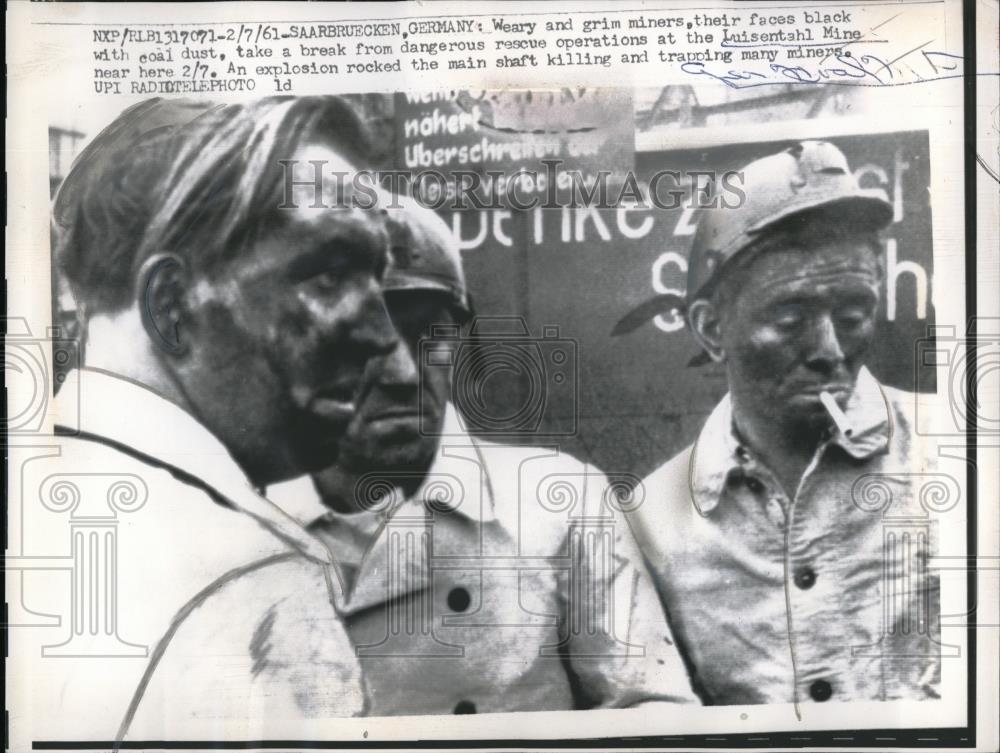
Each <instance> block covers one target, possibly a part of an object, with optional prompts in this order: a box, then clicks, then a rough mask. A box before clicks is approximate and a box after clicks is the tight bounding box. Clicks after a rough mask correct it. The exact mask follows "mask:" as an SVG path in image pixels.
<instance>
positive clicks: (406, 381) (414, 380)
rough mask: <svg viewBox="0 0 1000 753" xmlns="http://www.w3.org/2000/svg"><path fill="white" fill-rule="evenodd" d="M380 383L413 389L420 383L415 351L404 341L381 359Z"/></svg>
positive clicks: (398, 341)
mask: <svg viewBox="0 0 1000 753" xmlns="http://www.w3.org/2000/svg"><path fill="white" fill-rule="evenodd" d="M379 361H380V363H379V366H380V370H379V383H381V384H382V385H384V386H387V387H389V386H391V387H413V386H416V385H417V384H418V383H419V379H420V372H419V370H418V369H417V362H416V360H414V357H413V351H412V349H411V348H410V346H409V345H408V344H407V343H406V341H405V340H403V339H398V340H397V341H396V345H395V347H394V348H393V349H392V350H391V351H389V353H387V354H386V355H384V356H383V357H382V358H381V359H379Z"/></svg>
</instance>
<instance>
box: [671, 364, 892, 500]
mask: <svg viewBox="0 0 1000 753" xmlns="http://www.w3.org/2000/svg"><path fill="white" fill-rule="evenodd" d="M844 413H846V414H847V418H848V420H849V422H850V425H851V427H852V429H853V431H852V432H851V436H850V437H847V436H845V435H844V434H843V433H841V432H840V431H839V430H837V431H835V432H834V433H833V434H832V435H830V437H829V438H828V439H827V440H826V441H824V442H823V443H821V444H820V446H819V447H818V448H817V450H816V451H817V453H819V452H822V451H823V450H824V449H825V448H826V447H827V446H828V445H831V444H835V445H837V446H839V447H841V448H842V449H843V450H844V451H845V452H846V453H847V454H848V455H850V456H851V457H854V458H856V459H858V460H864V459H867V458H870V457H872V456H873V455H876V454H882V453H885V452H887V451H888V448H889V440H890V439H891V436H892V421H891V418H890V408H889V403H888V399H887V398H886V396H885V393H884V392H883V390H882V386H881V385H880V384H879V383H878V381H877V380H876V379H875V377H874V376H872V374H871V372H869V371H868V369H867V368H864V367H862V369H861V371H860V372H858V379H857V384H856V385H855V388H854V392H853V393H852V394H851V397H850V399H849V400H848V402H847V409H846V410H845V411H844ZM750 463H751V461H750V460H749V454H748V450H747V448H746V447H745V446H744V445H743V442H742V440H741V439H740V437H739V436H738V435H737V434H736V431H735V429H734V426H733V407H732V402H731V400H730V396H729V394H728V393H727V394H726V395H725V396H724V397H723V398H722V400H721V401H720V402H719V404H718V405H716V406H715V409H714V410H713V411H712V413H711V415H709V417H708V420H707V421H706V422H705V426H704V427H703V428H702V430H701V433H700V434H699V435H698V439H697V441H695V443H694V445H693V447H692V448H691V458H690V466H689V479H690V484H691V496H692V500H693V502H694V505H695V507H696V508H697V510H698V512H700V513H701V514H702V515H707V514H708V513H710V512H711V511H712V510H714V509H715V508H716V507H717V506H718V504H719V500H720V499H721V497H722V492H723V489H724V487H725V484H726V479H727V478H728V476H729V474H730V472H731V471H733V470H734V469H744V468H746V467H747V466H748V465H749V464H750Z"/></svg>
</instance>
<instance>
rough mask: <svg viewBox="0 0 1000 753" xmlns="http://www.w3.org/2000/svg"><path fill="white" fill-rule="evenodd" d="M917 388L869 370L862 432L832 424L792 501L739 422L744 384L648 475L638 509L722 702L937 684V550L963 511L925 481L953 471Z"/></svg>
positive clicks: (852, 407) (916, 691)
mask: <svg viewBox="0 0 1000 753" xmlns="http://www.w3.org/2000/svg"><path fill="white" fill-rule="evenodd" d="M913 399H914V398H913V395H908V394H906V393H903V392H900V391H898V390H894V389H891V388H889V387H883V386H882V385H879V384H878V382H877V381H876V380H875V378H874V377H873V376H872V375H871V374H870V373H869V372H868V371H867V370H862V372H861V374H860V376H859V378H858V384H857V389H856V391H855V393H854V395H853V396H852V398H851V400H850V402H849V404H848V407H847V411H846V413H847V416H848V418H849V419H850V422H851V424H852V425H853V433H852V435H851V436H850V437H849V438H848V437H846V436H843V435H842V434H840V433H839V432H837V433H832V434H830V435H828V436H827V438H826V439H825V440H824V441H823V442H822V443H821V444H820V446H819V447H818V448H817V450H816V453H815V455H814V458H813V461H812V463H811V464H810V465H809V467H808V468H807V470H806V472H805V475H804V477H803V479H802V482H801V484H800V486H799V489H798V490H797V494H795V496H794V497H793V498H791V499H789V498H788V497H786V495H785V494H784V493H783V492H782V490H781V488H780V486H779V484H777V483H776V481H775V479H774V477H773V475H772V474H771V472H770V471H769V470H768V468H766V467H765V466H764V464H763V463H762V462H760V461H759V460H758V459H756V458H755V457H754V455H753V453H752V452H751V451H750V449H749V448H747V447H745V446H744V445H743V444H742V443H741V442H740V440H739V439H738V437H737V435H736V434H735V433H734V432H733V430H732V410H731V407H730V402H729V398H728V396H727V397H725V398H724V399H723V400H722V402H720V403H719V405H718V406H717V407H716V408H715V410H714V411H713V412H712V414H711V415H710V417H709V418H708V420H707V422H706V424H705V426H704V428H703V429H702V431H701V434H700V435H699V436H698V439H697V441H696V442H695V444H694V445H692V446H691V447H689V448H688V449H687V450H685V451H684V452H682V453H681V454H680V455H678V456H677V457H675V458H674V459H673V460H671V461H669V462H668V463H666V464H665V465H663V466H662V467H660V468H659V469H658V470H656V471H654V472H653V473H652V474H651V475H650V476H649V477H647V478H646V479H645V480H644V482H643V485H642V487H641V493H642V494H644V496H645V499H644V500H643V501H642V504H641V505H640V506H639V508H638V509H637V512H636V513H633V520H632V522H633V523H634V527H635V528H636V530H637V535H638V536H639V538H640V540H641V541H642V545H643V549H644V550H645V552H646V554H647V556H648V558H649V560H650V565H651V569H652V571H653V573H654V577H655V578H656V580H657V582H658V585H659V588H660V590H661V592H662V594H663V596H664V598H665V601H666V605H667V609H668V610H669V612H670V616H671V625H672V627H673V630H674V635H675V636H676V637H677V640H678V645H679V646H680V647H681V649H682V651H683V652H684V653H685V655H686V658H687V659H688V660H689V662H690V664H691V666H692V667H693V675H694V681H695V685H696V687H697V688H699V689H700V692H701V694H702V695H703V696H704V699H705V701H706V702H708V703H713V704H752V703H793V702H799V703H809V702H826V701H857V700H893V699H911V700H919V699H923V698H935V697H937V687H938V683H939V674H940V656H941V646H940V645H939V641H938V637H937V633H938V629H937V625H938V595H939V593H938V578H937V576H936V575H933V574H932V572H930V571H929V569H928V559H929V557H930V556H932V552H933V551H934V549H935V542H936V539H937V534H936V527H937V526H938V525H939V519H940V515H942V514H948V511H946V510H944V509H943V507H941V505H938V506H937V507H935V506H934V505H927V504H925V502H926V499H922V497H925V496H926V495H924V494H921V493H920V489H921V487H922V486H923V484H924V483H926V482H928V481H929V482H930V483H932V484H933V483H937V482H941V481H942V479H941V478H938V477H937V476H934V475H933V474H932V467H933V466H932V463H933V461H934V459H935V455H934V450H933V448H932V446H931V445H930V443H925V442H923V441H921V438H920V437H919V436H917V435H915V433H914V427H913V421H912V418H911V413H912V405H913ZM946 496H947V495H946ZM950 496H951V500H950V502H949V504H952V505H953V504H955V503H956V502H957V499H958V497H957V489H955V490H954V491H953V493H952V494H951V495H950ZM936 501H937V502H941V500H940V499H938V500H936ZM945 506H947V505H945ZM952 514H958V512H957V511H955V512H954V513H952ZM786 604H787V608H786Z"/></svg>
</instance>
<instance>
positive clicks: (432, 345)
mask: <svg viewBox="0 0 1000 753" xmlns="http://www.w3.org/2000/svg"><path fill="white" fill-rule="evenodd" d="M396 201H398V202H399V203H400V205H401V207H400V208H396V209H390V210H389V222H388V225H389V236H390V242H391V249H392V254H391V262H390V264H389V268H388V269H387V271H386V275H385V280H384V283H383V287H384V289H385V297H386V304H387V306H388V309H389V311H390V313H391V315H392V320H393V323H394V325H395V327H396V329H397V331H398V333H399V344H398V345H397V346H396V348H395V350H393V351H392V352H391V353H388V354H386V355H384V356H381V357H379V358H376V359H373V360H372V361H371V362H369V366H368V369H367V370H366V372H365V377H364V380H363V382H362V385H361V388H360V389H359V390H358V393H357V399H356V400H357V413H356V416H355V419H354V420H353V421H352V422H351V424H350V426H349V428H348V431H347V433H346V435H345V437H344V440H343V442H342V445H341V447H340V450H339V452H338V453H337V456H336V458H337V459H336V463H335V464H333V465H331V466H330V467H329V468H327V469H325V470H323V471H321V472H319V473H316V474H314V475H313V477H312V478H311V479H310V478H304V479H301V480H299V481H298V482H289V483H286V484H282V485H278V486H276V487H273V488H272V489H270V490H269V495H270V497H271V498H272V499H273V500H274V501H275V502H276V503H278V504H280V505H282V507H283V508H284V509H285V510H287V511H288V512H290V513H291V514H293V515H294V516H295V517H296V518H297V519H298V520H300V522H302V524H303V525H307V526H308V529H309V531H310V532H312V533H314V534H315V535H316V536H317V537H319V538H320V539H321V540H323V541H324V542H325V543H326V544H327V545H328V546H329V548H330V549H331V551H334V552H336V553H337V564H338V566H339V569H340V574H341V576H342V578H343V583H344V585H345V590H344V593H343V599H342V601H338V609H339V611H340V614H341V615H342V619H343V621H344V625H345V626H346V628H347V630H348V632H349V633H350V636H351V640H352V642H353V644H354V645H355V646H356V647H357V650H358V656H359V658H360V662H361V667H362V671H363V674H364V680H365V698H366V706H365V713H368V714H372V715H375V716H379V715H390V714H392V715H396V714H453V713H456V714H470V713H495V712H502V711H518V710H522V711H526V710H557V709H574V708H589V707H604V708H614V707H624V706H638V705H646V704H651V703H670V704H673V703H685V702H687V703H690V702H693V701H694V700H695V698H694V695H693V694H692V692H691V687H690V681H689V680H688V676H687V672H686V670H685V669H684V665H683V663H682V661H681V659H680V656H679V654H678V653H677V650H676V647H675V646H674V642H673V640H672V639H671V635H670V628H669V626H668V624H667V621H666V619H665V616H664V615H663V613H662V610H661V609H660V606H659V600H658V598H657V596H656V592H655V590H654V589H653V588H652V584H651V582H650V580H649V577H648V574H647V573H646V572H645V570H644V568H643V567H642V560H641V556H640V555H639V553H638V551H637V550H636V548H635V546H634V542H633V541H632V540H631V536H630V534H629V530H628V527H627V525H626V524H625V522H624V520H622V519H621V518H620V515H619V517H618V525H617V527H616V528H615V529H614V530H609V531H608V534H609V536H614V538H615V542H614V545H613V547H609V548H608V549H606V550H605V553H606V554H607V555H608V557H609V558H612V559H611V560H609V561H607V562H605V561H603V560H601V559H600V558H599V557H596V553H595V552H594V551H593V550H592V548H590V547H587V546H586V545H581V544H583V543H584V542H586V541H592V540H594V539H595V538H597V539H598V540H599V536H598V534H599V531H598V530H597V529H595V528H587V529H580V528H579V527H576V525H577V523H579V522H580V521H582V520H584V519H586V520H589V521H591V522H593V520H595V519H598V520H599V519H600V518H601V516H604V517H605V520H607V516H609V515H610V514H611V513H612V512H613V511H612V509H611V508H610V507H607V506H606V500H607V494H608V486H607V481H606V479H605V476H604V474H602V473H601V472H600V471H598V470H597V469H596V468H594V467H592V466H590V465H587V464H584V463H581V462H580V461H578V460H576V459H575V458H573V457H571V456H569V455H567V454H566V453H563V452H559V451H556V450H554V449H552V448H538V447H525V446H512V445H504V444H499V443H496V442H491V441H487V440H485V439H483V438H482V437H478V436H474V435H473V434H471V433H469V431H468V430H467V428H466V426H465V423H464V421H463V419H462V416H461V414H460V412H459V410H458V409H457V407H456V403H460V399H461V395H462V392H460V391H459V390H458V389H455V384H453V380H455V381H457V380H458V379H461V378H465V377H466V376H467V375H468V374H476V373H478V370H477V369H475V368H471V367H470V368H467V369H464V370H463V369H461V368H455V369H454V371H453V369H452V368H443V365H445V364H455V363H456V359H457V358H458V357H460V356H458V354H457V350H458V347H459V344H460V334H459V333H460V331H461V327H462V326H463V325H465V324H466V323H467V322H468V321H469V319H470V316H471V305H470V302H469V296H468V294H467V292H466V283H465V273H464V270H463V268H462V259H461V257H460V255H459V251H458V245H457V242H456V240H455V238H454V236H453V235H452V232H451V229H450V228H449V227H448V225H447V223H446V222H445V221H444V220H443V219H441V218H440V217H438V216H437V214H436V213H435V212H433V211H432V210H430V209H428V208H426V207H423V206H421V205H420V204H419V203H417V202H416V201H414V200H412V199H409V198H406V197H396ZM464 387H465V388H466V389H465V392H466V393H468V392H469V391H474V390H472V389H471V385H468V384H466V385H464ZM458 407H460V405H459V406H458ZM546 479H549V480H551V479H558V480H559V483H558V484H557V485H556V486H550V485H548V484H547V482H546ZM547 490H549V491H547ZM556 490H561V491H556ZM562 494H565V495H567V496H566V497H563V496H559V499H560V500H562V502H563V503H565V501H566V499H567V498H569V499H574V500H577V501H578V504H577V506H576V507H574V508H573V510H572V515H571V514H569V510H568V509H564V508H566V506H565V504H562V505H560V506H558V507H559V509H560V510H561V513H556V512H554V510H553V509H552V508H554V507H556V505H554V504H553V503H554V502H555V500H554V499H551V498H550V495H552V496H555V495H562ZM574 531H583V533H582V537H577V536H575V534H574ZM415 534H419V536H420V538H419V539H418V538H415ZM421 541H422V542H423V543H422V544H421V543H418V542H421ZM407 542H409V543H407ZM612 552H613V557H612ZM462 557H464V558H467V559H466V561H467V563H468V566H467V567H466V566H461V567H456V566H455V561H456V560H455V558H462ZM525 557H529V559H522V558H525ZM468 558H472V559H468ZM477 558H478V559H477ZM560 558H565V559H562V560H561V561H562V562H563V566H562V567H561V568H560V569H559V570H558V571H556V570H551V569H548V568H546V567H544V566H543V565H539V564H538V563H539V562H540V561H541V560H549V561H552V562H559V561H560ZM591 558H594V559H591ZM571 562H572V564H570V563H571ZM387 573H388V574H387ZM287 604H288V605H289V608H294V605H296V604H300V605H301V607H302V609H303V610H304V614H307V613H308V610H309V609H310V608H311V607H310V605H309V604H308V603H305V602H301V601H300V600H295V601H292V600H289V602H287ZM543 614H545V615H551V616H552V617H553V619H551V620H538V619H537V617H535V616H537V615H543ZM533 615H535V616H533ZM266 617H267V615H266V614H265V615H261V617H260V620H261V624H264V622H265V621H266ZM414 620H416V622H414ZM302 624H303V625H306V624H307V623H306V622H305V621H303V623H302ZM402 624H411V625H413V629H412V630H408V631H399V630H396V629H395V628H394V627H393V626H394V625H402ZM609 627H610V630H609V629H608V628H609ZM626 636H627V638H626ZM270 640H271V641H272V642H274V641H276V640H277V638H276V637H272V638H270ZM282 640H288V641H289V642H291V643H295V642H296V638H295V636H284V637H283V638H282ZM624 640H627V641H628V643H630V644H632V647H631V648H630V647H629V646H627V645H626V644H625V643H624V642H623V641H624ZM640 647H641V648H640ZM266 660H267V659H266V657H265V658H264V659H263V660H262V661H266Z"/></svg>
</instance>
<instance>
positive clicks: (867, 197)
mask: <svg viewBox="0 0 1000 753" xmlns="http://www.w3.org/2000/svg"><path fill="white" fill-rule="evenodd" d="M820 211H822V212H823V214H825V215H828V216H836V217H843V218H844V219H847V220H849V221H850V222H851V225H852V227H855V228H857V229H859V230H882V229H884V228H886V227H888V226H889V224H890V223H891V222H892V217H893V208H892V204H891V203H889V201H888V199H886V198H885V196H884V194H883V193H882V192H881V191H866V190H860V191H858V192H857V193H855V194H851V195H849V196H842V197H840V198H839V199H833V200H832V201H831V200H829V199H817V200H815V201H807V202H804V203H797V204H790V205H789V206H788V207H786V208H785V209H784V210H782V211H781V212H779V213H778V214H775V215H772V216H770V217H768V218H767V220H766V221H765V222H762V223H759V224H758V225H755V226H754V227H752V228H750V229H749V230H747V235H756V234H759V233H761V232H763V231H764V230H767V229H769V228H772V227H774V226H775V225H777V224H779V223H783V222H786V221H788V220H790V219H792V218H794V217H799V216H801V215H805V214H812V213H814V212H820Z"/></svg>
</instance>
